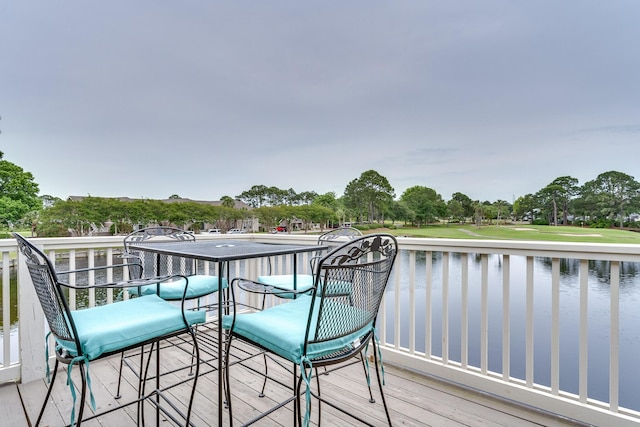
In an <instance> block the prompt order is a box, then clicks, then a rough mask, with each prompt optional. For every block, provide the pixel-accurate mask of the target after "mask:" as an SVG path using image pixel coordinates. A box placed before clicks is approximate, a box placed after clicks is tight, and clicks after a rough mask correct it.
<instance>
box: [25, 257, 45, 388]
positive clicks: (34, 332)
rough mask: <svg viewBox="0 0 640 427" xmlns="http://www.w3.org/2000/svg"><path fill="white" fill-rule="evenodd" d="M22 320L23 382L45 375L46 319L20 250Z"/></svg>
mask: <svg viewBox="0 0 640 427" xmlns="http://www.w3.org/2000/svg"><path fill="white" fill-rule="evenodd" d="M18 283H19V286H18V319H20V327H19V339H20V362H21V367H22V370H21V381H22V383H28V382H31V381H35V380H39V379H42V378H44V377H45V374H46V370H45V339H44V338H45V326H44V323H45V319H44V313H43V311H42V307H41V306H40V302H39V301H38V295H37V294H36V291H35V288H34V287H33V284H32V283H31V276H30V275H29V270H28V268H27V265H26V264H25V262H24V256H23V255H22V254H21V253H18Z"/></svg>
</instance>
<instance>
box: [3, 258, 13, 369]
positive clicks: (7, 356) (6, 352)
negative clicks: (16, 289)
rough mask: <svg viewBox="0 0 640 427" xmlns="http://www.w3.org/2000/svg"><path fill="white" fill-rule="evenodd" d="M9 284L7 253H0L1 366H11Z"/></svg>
mask: <svg viewBox="0 0 640 427" xmlns="http://www.w3.org/2000/svg"><path fill="white" fill-rule="evenodd" d="M10 290H11V282H10V278H9V252H2V344H3V345H2V361H3V362H2V366H9V365H10V364H11V293H10Z"/></svg>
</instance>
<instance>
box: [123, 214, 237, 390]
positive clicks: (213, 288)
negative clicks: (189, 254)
mask: <svg viewBox="0 0 640 427" xmlns="http://www.w3.org/2000/svg"><path fill="white" fill-rule="evenodd" d="M150 240H157V241H159V242H164V241H166V242H172V241H188V242H195V241H196V238H195V236H194V235H193V234H192V233H188V232H186V231H184V230H182V229H180V228H175V227H169V226H152V227H146V228H142V229H140V230H136V231H133V232H131V233H129V234H128V235H127V236H125V238H124V239H123V246H124V254H123V255H122V257H123V258H124V259H126V260H127V262H129V263H133V265H139V266H140V268H136V269H135V270H134V271H135V273H136V274H137V275H136V276H134V278H136V279H143V278H145V277H155V276H160V275H166V274H179V275H181V276H186V277H187V278H188V280H189V282H190V285H189V288H187V286H186V282H185V280H182V279H179V280H177V281H173V282H163V283H160V282H157V283H153V282H152V283H151V284H149V285H146V286H137V287H136V286H134V287H130V288H128V291H129V294H130V295H132V296H135V297H138V296H141V295H149V294H156V295H158V296H160V298H162V299H164V300H167V301H180V300H182V299H184V300H197V306H196V309H201V308H202V306H201V305H200V299H201V298H203V297H205V296H207V295H211V294H213V293H215V292H218V290H219V289H218V277H217V276H212V275H202V274H197V267H196V261H195V260H193V259H187V258H181V257H175V256H170V255H157V254H156V255H154V256H153V257H152V256H147V254H145V253H143V252H140V251H135V250H132V249H131V247H130V245H131V243H139V242H145V241H150ZM222 287H223V289H225V288H227V287H228V286H227V281H226V279H224V280H223V285H222ZM196 331H197V330H196ZM126 358H127V356H125V354H124V353H123V354H122V355H121V358H120V376H119V378H118V385H117V391H116V398H119V397H120V385H121V379H122V368H123V367H124V365H127V366H129V367H131V366H130V364H129V362H128V361H127V360H126ZM140 366H142V365H140ZM131 368H132V367H131ZM132 369H133V368H132ZM134 371H135V370H134ZM137 375H138V376H140V373H137Z"/></svg>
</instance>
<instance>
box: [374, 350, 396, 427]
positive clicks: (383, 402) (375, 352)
mask: <svg viewBox="0 0 640 427" xmlns="http://www.w3.org/2000/svg"><path fill="white" fill-rule="evenodd" d="M372 342H373V361H374V363H375V367H376V378H377V379H378V388H379V389H380V396H381V397H382V405H383V406H384V413H385V414H386V415H387V421H388V422H389V425H391V416H390V415H389V408H388V407H387V400H386V399H385V398H384V390H382V379H381V378H380V369H379V368H378V346H377V344H376V340H375V338H372Z"/></svg>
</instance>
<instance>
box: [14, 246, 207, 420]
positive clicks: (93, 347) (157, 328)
mask: <svg viewBox="0 0 640 427" xmlns="http://www.w3.org/2000/svg"><path fill="white" fill-rule="evenodd" d="M13 235H14V237H15V238H16V240H17V243H18V247H19V250H20V252H21V253H22V255H23V257H24V259H25V262H26V265H27V268H28V270H29V273H30V276H31V279H32V282H33V285H34V287H35V290H36V294H37V296H38V299H39V301H40V305H41V306H42V309H43V311H44V315H45V318H46V319H47V323H48V325H49V329H50V331H51V334H52V336H53V338H54V340H55V343H56V346H55V357H56V362H55V366H54V370H53V376H52V378H51V381H50V384H49V387H48V389H47V393H46V396H45V399H44V402H43V404H42V407H41V409H40V412H39V414H38V419H37V420H36V423H35V425H36V426H37V425H39V424H40V421H41V420H42V416H43V414H44V411H45V408H46V406H47V403H48V401H49V397H50V396H51V391H52V389H53V385H54V384H55V379H56V375H57V373H58V367H59V364H60V363H62V364H65V365H69V370H68V375H69V376H70V375H71V368H72V367H73V366H74V365H76V364H77V365H78V367H79V369H80V376H81V382H82V385H81V398H80V403H79V412H78V417H77V424H76V425H77V426H79V425H81V423H82V422H83V421H87V420H90V419H93V418H96V417H99V416H101V415H104V414H107V413H110V412H113V411H115V410H117V409H121V408H123V407H126V406H129V405H133V404H136V405H137V406H138V423H140V422H142V423H144V411H143V410H142V403H143V402H144V400H147V399H151V398H154V399H152V402H153V404H154V405H155V407H156V411H157V413H156V415H157V416H159V414H160V412H162V413H163V414H165V415H166V416H168V417H170V418H171V419H172V420H173V421H174V422H176V423H178V420H176V419H175V416H174V415H173V414H171V413H170V412H168V411H167V410H165V409H163V407H162V405H161V402H160V399H161V398H163V399H166V398H167V397H166V396H165V395H164V393H163V390H162V389H161V388H160V375H157V374H156V375H155V379H156V384H155V386H156V387H155V389H154V390H153V391H151V392H150V393H149V394H146V395H145V394H144V393H145V385H146V380H147V376H148V374H149V372H148V369H149V364H148V363H147V367H146V369H145V375H143V376H141V377H140V380H139V384H138V398H137V399H135V400H133V401H131V402H128V403H126V404H124V405H113V406H114V407H113V408H112V409H110V410H106V411H104V412H101V413H99V414H94V415H93V416H91V417H87V418H86V419H84V417H83V415H84V407H85V399H86V394H87V387H88V366H89V362H90V361H94V360H99V359H102V358H105V357H108V356H111V355H113V354H118V353H121V352H123V351H126V350H129V349H133V348H140V347H142V346H144V345H146V344H151V345H152V346H155V347H156V363H157V366H159V362H160V347H159V345H158V344H159V342H160V340H165V339H168V338H172V337H175V336H178V335H181V334H185V333H186V334H188V335H189V336H190V338H191V341H192V343H193V354H194V357H195V360H196V363H195V370H196V372H199V367H200V366H199V365H200V363H199V362H200V353H199V349H198V343H197V341H196V336H195V334H194V331H193V329H192V325H194V324H196V323H201V322H203V321H204V316H202V315H199V314H198V313H189V312H188V311H185V308H184V301H183V303H182V306H181V307H177V306H175V305H173V304H171V303H169V302H166V301H164V300H162V299H160V298H158V297H157V296H145V297H141V298H138V299H136V300H127V301H119V302H114V303H111V304H107V305H104V306H98V307H92V308H87V309H83V310H71V309H70V308H69V304H68V302H67V299H66V296H65V292H64V288H68V289H78V290H87V289H91V288H116V289H122V288H126V287H129V286H137V285H140V286H144V285H147V284H149V283H156V282H158V281H160V282H161V281H164V280H169V279H171V278H172V277H170V276H166V277H155V278H152V279H150V280H133V281H132V280H129V281H122V282H114V283H105V284H98V285H90V284H87V285H71V284H69V283H65V282H63V281H62V280H60V279H59V277H58V274H72V273H82V272H89V271H99V270H107V269H113V268H127V267H128V268H137V267H139V266H137V265H132V264H129V265H126V264H125V265H120V266H118V265H112V266H105V267H92V268H85V269H77V270H70V271H64V272H56V270H55V268H54V266H53V263H52V262H51V260H50V259H49V258H48V257H47V256H46V255H45V254H44V253H43V252H42V251H40V250H39V249H38V248H37V247H35V246H34V245H33V244H31V243H30V242H29V241H28V240H27V239H26V238H24V237H23V236H21V235H20V234H17V233H13ZM109 315H114V316H118V318H117V320H118V321H117V322H114V323H115V325H113V326H112V327H111V328H97V329H98V330H96V328H95V327H91V325H93V324H104V323H105V320H106V319H105V318H108V316H109ZM121 326H126V332H124V331H123V329H119V328H120V327H121ZM151 353H152V352H149V358H151ZM48 363H49V362H48V360H47V366H48ZM197 378H198V375H195V376H193V378H192V379H190V380H193V387H192V389H191V394H190V398H189V402H188V404H187V410H186V413H180V415H181V416H182V417H183V419H184V420H185V425H189V422H190V417H191V409H192V404H193V398H194V396H195V386H196V382H197ZM69 379H70V378H69ZM70 387H71V393H72V396H73V398H74V403H75V389H74V386H73V384H70ZM89 392H90V393H91V390H90V386H89ZM91 399H93V396H92V395H91ZM169 405H170V406H171V407H172V408H173V409H174V410H175V409H176V408H175V405H174V404H173V403H171V402H169ZM74 423H75V405H74V407H72V412H71V423H70V425H74Z"/></svg>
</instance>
